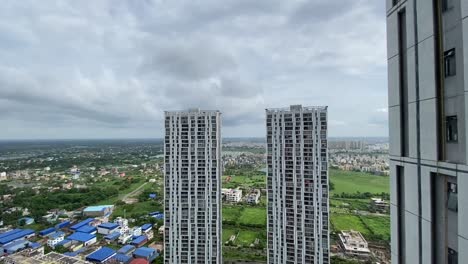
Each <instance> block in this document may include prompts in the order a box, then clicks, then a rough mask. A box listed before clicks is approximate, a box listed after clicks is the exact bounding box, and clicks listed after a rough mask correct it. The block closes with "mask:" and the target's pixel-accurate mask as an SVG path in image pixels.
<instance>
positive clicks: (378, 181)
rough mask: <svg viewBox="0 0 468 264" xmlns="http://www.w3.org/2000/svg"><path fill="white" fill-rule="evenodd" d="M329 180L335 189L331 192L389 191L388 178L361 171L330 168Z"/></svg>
mask: <svg viewBox="0 0 468 264" xmlns="http://www.w3.org/2000/svg"><path fill="white" fill-rule="evenodd" d="M330 181H331V182H332V183H333V184H334V186H335V189H334V190H332V191H331V193H332V194H341V193H349V194H353V193H357V192H360V193H365V192H369V193H390V178H389V177H388V176H376V175H372V174H368V173H363V172H353V171H341V170H330Z"/></svg>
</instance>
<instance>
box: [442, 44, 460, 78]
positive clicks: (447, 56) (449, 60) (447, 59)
mask: <svg viewBox="0 0 468 264" xmlns="http://www.w3.org/2000/svg"><path fill="white" fill-rule="evenodd" d="M444 66H445V77H450V76H455V74H457V70H456V69H457V63H456V59H455V49H451V50H448V51H446V52H444Z"/></svg>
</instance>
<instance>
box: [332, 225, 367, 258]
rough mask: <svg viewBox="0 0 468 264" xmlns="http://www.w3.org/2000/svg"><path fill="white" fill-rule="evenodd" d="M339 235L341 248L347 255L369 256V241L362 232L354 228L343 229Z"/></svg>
mask: <svg viewBox="0 0 468 264" xmlns="http://www.w3.org/2000/svg"><path fill="white" fill-rule="evenodd" d="M339 237H340V240H339V245H340V249H341V250H342V252H343V253H344V254H345V255H347V256H350V257H357V258H367V257H369V255H370V250H369V247H368V244H367V241H366V239H365V238H364V237H363V236H362V235H361V233H360V232H358V231H354V230H350V231H341V233H340V234H339Z"/></svg>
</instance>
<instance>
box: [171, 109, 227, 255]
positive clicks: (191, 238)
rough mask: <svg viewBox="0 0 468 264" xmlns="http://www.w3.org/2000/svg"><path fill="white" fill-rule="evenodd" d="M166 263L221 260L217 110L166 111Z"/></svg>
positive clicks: (219, 117) (219, 158)
mask: <svg viewBox="0 0 468 264" xmlns="http://www.w3.org/2000/svg"><path fill="white" fill-rule="evenodd" d="M165 127H166V134H165V144H164V156H165V198H164V199H165V214H164V215H165V232H164V237H165V251H164V257H165V263H166V264H179V263H189V264H190V263H192V264H195V263H197V264H199V263H210V264H213V263H219V264H221V263H222V255H221V243H222V237H221V223H222V222H221V221H222V216H221V173H222V170H221V164H222V161H221V113H220V112H219V111H202V110H199V109H195V110H189V111H180V112H166V113H165Z"/></svg>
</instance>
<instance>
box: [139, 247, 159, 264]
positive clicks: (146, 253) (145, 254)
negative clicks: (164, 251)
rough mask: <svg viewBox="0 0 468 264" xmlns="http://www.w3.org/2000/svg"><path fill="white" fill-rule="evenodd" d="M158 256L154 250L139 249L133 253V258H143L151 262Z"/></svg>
mask: <svg viewBox="0 0 468 264" xmlns="http://www.w3.org/2000/svg"><path fill="white" fill-rule="evenodd" d="M158 256H159V253H158V252H157V251H156V250H155V249H154V248H148V247H141V248H139V249H137V250H135V252H133V257H134V258H143V259H146V260H148V261H149V262H152V261H153V260H154V259H155V258H157V257H158Z"/></svg>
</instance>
